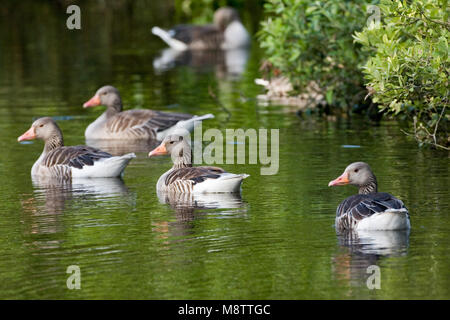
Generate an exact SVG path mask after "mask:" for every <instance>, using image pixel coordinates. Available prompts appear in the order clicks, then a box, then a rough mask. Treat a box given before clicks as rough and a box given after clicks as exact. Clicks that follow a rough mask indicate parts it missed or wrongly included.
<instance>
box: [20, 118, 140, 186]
mask: <svg viewBox="0 0 450 320" xmlns="http://www.w3.org/2000/svg"><path fill="white" fill-rule="evenodd" d="M34 139H40V140H44V142H45V145H44V151H43V152H42V154H41V156H40V157H39V159H38V160H37V161H36V162H35V163H34V165H33V167H32V169H31V175H32V176H41V177H54V178H63V179H71V178H110V177H118V176H121V175H122V173H123V171H124V169H125V167H126V166H127V165H128V163H129V162H130V160H131V159H133V158H135V157H136V155H135V154H134V153H128V154H125V155H123V156H119V157H114V156H112V155H111V154H109V153H107V152H104V151H101V150H99V149H95V148H91V147H88V146H71V147H69V146H64V141H63V136H62V132H61V130H60V129H59V127H58V125H57V124H56V122H55V121H53V119H52V118H49V117H44V118H40V119H37V120H36V121H35V122H33V124H32V125H31V128H30V129H29V130H28V131H27V132H25V133H24V134H23V135H21V136H20V137H19V138H17V140H18V141H19V142H20V141H24V140H34Z"/></svg>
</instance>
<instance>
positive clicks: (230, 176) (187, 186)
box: [148, 135, 248, 193]
mask: <svg viewBox="0 0 450 320" xmlns="http://www.w3.org/2000/svg"><path fill="white" fill-rule="evenodd" d="M166 154H170V155H171V156H172V160H173V167H172V168H171V169H170V170H169V171H167V172H166V173H164V174H163V175H162V176H161V177H160V178H159V180H158V182H157V184H156V190H157V191H158V192H174V193H227V192H240V187H241V183H242V180H244V179H245V178H247V177H248V174H234V173H229V172H226V171H225V170H223V169H222V168H218V167H209V166H200V167H193V166H192V162H191V147H190V145H189V144H188V142H187V141H186V139H185V138H184V137H183V136H180V135H170V136H167V137H166V138H165V139H164V140H163V142H162V143H161V144H160V146H159V147H157V148H156V149H154V150H153V151H151V152H150V153H149V154H148V156H149V157H152V156H157V155H166Z"/></svg>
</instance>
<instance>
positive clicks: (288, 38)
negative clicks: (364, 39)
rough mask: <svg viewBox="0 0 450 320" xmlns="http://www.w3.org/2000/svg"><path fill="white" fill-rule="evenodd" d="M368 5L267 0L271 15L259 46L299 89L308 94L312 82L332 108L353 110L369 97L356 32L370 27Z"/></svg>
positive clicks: (359, 1)
mask: <svg viewBox="0 0 450 320" xmlns="http://www.w3.org/2000/svg"><path fill="white" fill-rule="evenodd" d="M368 3H369V1H363V0H354V1H342V0H329V1H322V0H321V1H310V0H284V1H283V0H269V1H268V2H267V3H266V4H265V12H266V14H268V15H269V17H268V18H267V19H266V20H265V21H263V22H262V29H261V30H260V32H259V39H260V42H261V47H262V48H263V49H264V51H265V54H266V56H267V57H268V60H269V61H270V62H271V64H272V65H273V66H274V67H275V68H277V69H279V71H281V73H282V74H283V75H284V76H287V77H288V78H289V79H290V81H291V83H292V85H293V87H294V89H295V91H297V92H305V91H306V88H307V87H308V85H309V84H310V83H311V81H314V82H316V84H317V85H318V86H319V87H320V88H321V90H322V91H323V93H324V94H325V96H326V100H327V103H328V104H330V105H334V106H340V107H342V108H349V107H353V105H354V104H356V103H357V102H360V101H363V100H364V96H365V94H366V90H365V88H364V84H363V74H362V71H361V70H360V69H359V68H358V65H360V64H363V63H365V62H366V58H367V55H366V54H364V53H362V52H361V50H360V47H361V45H359V44H358V43H355V42H354V41H353V38H352V34H353V33H354V32H355V31H356V30H361V29H362V27H363V26H364V24H365V23H366V20H367V14H366V7H367V4H368Z"/></svg>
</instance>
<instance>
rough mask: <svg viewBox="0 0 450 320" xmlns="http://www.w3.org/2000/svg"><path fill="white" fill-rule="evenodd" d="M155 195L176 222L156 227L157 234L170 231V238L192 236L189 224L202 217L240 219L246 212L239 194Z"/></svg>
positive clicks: (161, 193) (160, 193) (159, 193)
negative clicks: (166, 206) (236, 217)
mask: <svg viewBox="0 0 450 320" xmlns="http://www.w3.org/2000/svg"><path fill="white" fill-rule="evenodd" d="M157 194H158V199H159V202H160V203H164V204H168V205H169V206H170V207H171V208H172V209H173V210H174V212H175V218H176V220H175V221H174V222H170V223H163V224H158V225H157V231H159V232H161V231H164V230H165V231H166V232H168V231H169V229H170V230H171V231H170V234H171V237H180V236H187V235H190V234H193V232H192V230H191V229H192V227H193V225H192V224H191V222H192V221H194V220H195V219H198V218H201V217H204V216H208V217H211V216H213V217H215V218H225V217H230V216H236V215H238V216H239V217H241V216H242V215H243V214H245V212H246V209H245V207H244V202H243V201H242V198H241V195H240V194H235V193H200V194H192V193H163V192H158V193H157ZM239 208H241V209H239ZM213 209H216V210H213ZM237 209H239V210H237ZM163 238H166V237H163Z"/></svg>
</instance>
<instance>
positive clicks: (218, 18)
mask: <svg viewBox="0 0 450 320" xmlns="http://www.w3.org/2000/svg"><path fill="white" fill-rule="evenodd" d="M152 33H153V34H154V35H157V36H158V37H160V38H161V39H162V40H163V41H164V42H165V43H167V44H168V45H169V46H170V47H171V48H173V49H175V50H179V51H183V50H211V49H215V50H218V49H222V50H227V49H236V48H242V47H248V46H249V45H250V36H249V34H248V32H247V30H246V29H245V27H244V25H243V24H242V22H241V20H240V18H239V14H238V12H237V11H236V10H235V9H233V8H229V7H224V8H220V9H218V10H217V11H216V12H215V13H214V21H213V23H212V24H208V25H178V26H175V27H173V28H172V29H170V30H168V31H166V30H163V29H161V28H159V27H153V28H152Z"/></svg>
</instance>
